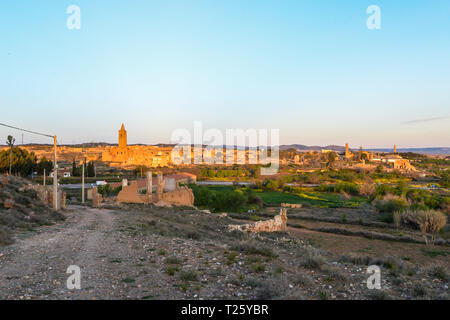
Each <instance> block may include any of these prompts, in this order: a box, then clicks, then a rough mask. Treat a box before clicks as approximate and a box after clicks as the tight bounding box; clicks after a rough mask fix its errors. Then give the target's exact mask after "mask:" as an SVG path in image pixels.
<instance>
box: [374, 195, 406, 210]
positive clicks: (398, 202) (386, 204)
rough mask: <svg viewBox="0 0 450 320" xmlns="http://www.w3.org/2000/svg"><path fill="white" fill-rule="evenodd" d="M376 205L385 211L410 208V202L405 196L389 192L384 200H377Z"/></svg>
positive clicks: (378, 208)
mask: <svg viewBox="0 0 450 320" xmlns="http://www.w3.org/2000/svg"><path fill="white" fill-rule="evenodd" d="M375 207H376V208H377V210H378V211H379V212H384V213H386V212H387V213H393V212H401V211H403V210H406V209H407V208H408V202H407V201H406V200H405V199H404V198H400V197H398V196H393V195H390V194H388V195H386V196H384V198H383V199H382V200H376V201H375Z"/></svg>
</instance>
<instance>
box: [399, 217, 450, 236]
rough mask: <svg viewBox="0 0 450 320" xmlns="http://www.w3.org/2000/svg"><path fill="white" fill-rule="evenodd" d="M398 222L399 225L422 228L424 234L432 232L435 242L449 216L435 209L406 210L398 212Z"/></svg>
mask: <svg viewBox="0 0 450 320" xmlns="http://www.w3.org/2000/svg"><path fill="white" fill-rule="evenodd" d="M396 216H397V218H396V220H397V221H398V222H396V223H397V224H398V226H400V225H403V226H410V227H413V228H416V229H420V231H422V232H423V233H424V234H426V233H428V234H431V240H432V242H434V239H435V237H436V234H437V233H438V232H439V231H440V230H441V229H442V228H443V227H444V226H445V225H446V223H447V216H446V215H445V214H443V213H442V212H439V211H435V210H417V211H412V210H406V211H404V212H400V213H396Z"/></svg>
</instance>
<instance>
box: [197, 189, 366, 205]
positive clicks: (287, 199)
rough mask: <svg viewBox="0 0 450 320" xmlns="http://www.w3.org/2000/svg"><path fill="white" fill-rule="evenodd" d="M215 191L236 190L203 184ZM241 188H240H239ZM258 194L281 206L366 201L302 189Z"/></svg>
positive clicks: (272, 203) (266, 201)
mask: <svg viewBox="0 0 450 320" xmlns="http://www.w3.org/2000/svg"><path fill="white" fill-rule="evenodd" d="M202 188H207V189H209V190H211V191H214V192H225V191H233V190H236V188H235V187H233V186H202ZM238 189H239V188H238ZM256 195H257V196H259V197H261V199H262V201H263V203H264V204H265V205H267V206H279V205H281V203H301V204H309V205H311V206H313V207H324V208H342V207H346V208H349V207H358V206H359V205H360V204H361V203H363V202H366V201H367V199H366V198H364V197H359V196H353V197H350V198H349V199H346V198H344V197H343V196H342V195H340V194H336V193H327V192H315V191H312V190H311V191H309V190H308V191H301V192H297V193H295V194H294V193H287V192H279V191H263V190H256Z"/></svg>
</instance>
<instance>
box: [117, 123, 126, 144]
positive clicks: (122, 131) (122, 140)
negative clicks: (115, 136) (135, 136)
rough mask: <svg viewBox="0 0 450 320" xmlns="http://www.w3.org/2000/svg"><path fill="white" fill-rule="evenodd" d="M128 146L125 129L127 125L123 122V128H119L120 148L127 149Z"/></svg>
mask: <svg viewBox="0 0 450 320" xmlns="http://www.w3.org/2000/svg"><path fill="white" fill-rule="evenodd" d="M126 147H127V130H125V126H124V124H123V123H122V128H120V130H119V148H120V149H125V148H126Z"/></svg>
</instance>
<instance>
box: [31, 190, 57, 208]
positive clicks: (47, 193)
mask: <svg viewBox="0 0 450 320" xmlns="http://www.w3.org/2000/svg"><path fill="white" fill-rule="evenodd" d="M31 188H32V189H33V190H34V191H36V193H37V196H38V198H39V199H40V200H41V201H42V202H43V203H45V204H46V205H48V206H50V207H52V208H53V201H54V198H53V187H52V186H41V185H32V187H31ZM58 200H59V201H58V202H59V203H58V208H59V209H63V210H64V209H66V193H65V192H64V191H62V190H61V189H58Z"/></svg>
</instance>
